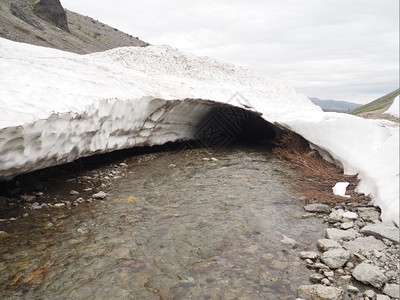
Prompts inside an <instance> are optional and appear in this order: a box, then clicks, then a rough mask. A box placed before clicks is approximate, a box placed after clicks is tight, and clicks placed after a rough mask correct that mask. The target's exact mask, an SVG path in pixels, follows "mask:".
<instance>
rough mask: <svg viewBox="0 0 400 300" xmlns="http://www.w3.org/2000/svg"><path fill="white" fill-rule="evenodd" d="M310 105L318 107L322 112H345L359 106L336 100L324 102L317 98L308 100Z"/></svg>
mask: <svg viewBox="0 0 400 300" xmlns="http://www.w3.org/2000/svg"><path fill="white" fill-rule="evenodd" d="M310 100H311V101H312V103H314V104H315V105H318V106H319V107H321V108H322V110H323V111H327V112H329V111H332V112H347V111H348V110H350V109H355V108H357V107H359V106H361V104H357V103H353V102H348V101H338V100H332V99H329V100H324V99H319V98H310Z"/></svg>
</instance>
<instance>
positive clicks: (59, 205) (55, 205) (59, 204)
mask: <svg viewBox="0 0 400 300" xmlns="http://www.w3.org/2000/svg"><path fill="white" fill-rule="evenodd" d="M64 206H65V203H56V204H54V207H56V208H61V207H64Z"/></svg>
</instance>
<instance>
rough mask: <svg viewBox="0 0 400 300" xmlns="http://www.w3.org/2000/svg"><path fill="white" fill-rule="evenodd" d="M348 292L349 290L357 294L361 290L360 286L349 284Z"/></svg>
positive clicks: (350, 292)
mask: <svg viewBox="0 0 400 300" xmlns="http://www.w3.org/2000/svg"><path fill="white" fill-rule="evenodd" d="M347 292H348V293H349V294H354V295H357V294H358V292H359V290H358V288H356V287H355V286H352V285H348V286H347Z"/></svg>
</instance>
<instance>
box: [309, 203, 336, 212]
mask: <svg viewBox="0 0 400 300" xmlns="http://www.w3.org/2000/svg"><path fill="white" fill-rule="evenodd" d="M304 210H305V211H307V212H316V213H323V214H329V213H330V212H331V208H330V207H329V205H326V204H319V203H315V204H308V205H306V206H304Z"/></svg>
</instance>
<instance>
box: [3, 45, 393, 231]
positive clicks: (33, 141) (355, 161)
mask: <svg viewBox="0 0 400 300" xmlns="http://www.w3.org/2000/svg"><path fill="white" fill-rule="evenodd" d="M234 95H241V96H243V97H232V96H234ZM243 99H245V101H243ZM215 103H227V104H230V105H234V106H237V107H240V108H244V109H251V110H253V111H256V112H259V113H261V114H262V117H263V118H264V119H265V120H267V121H268V122H271V123H275V124H277V125H279V126H283V127H285V128H287V129H289V130H292V131H294V132H296V133H298V134H300V135H302V136H303V137H304V138H306V139H307V140H308V141H309V142H310V144H311V145H312V147H314V148H316V149H317V150H319V151H320V153H322V154H323V156H324V157H325V158H326V159H329V160H331V161H334V162H335V163H336V164H338V165H340V166H341V167H343V169H344V172H345V173H348V174H359V177H360V179H361V182H360V185H359V187H358V190H359V192H362V193H365V194H370V195H371V196H372V198H373V200H374V201H375V204H376V205H379V206H380V207H381V209H382V218H383V220H384V221H394V222H395V223H396V224H398V223H399V128H398V126H397V124H395V123H392V122H388V121H383V120H366V119H362V118H358V117H355V116H350V115H345V114H336V113H324V112H322V110H321V109H320V108H319V107H317V106H315V105H314V104H312V103H311V101H310V100H309V99H308V98H307V97H305V96H304V95H302V94H300V93H298V92H297V91H296V90H294V89H293V88H291V87H288V86H286V85H285V84H283V83H281V82H279V81H275V80H271V79H268V78H265V77H263V76H260V75H258V74H256V73H254V72H252V71H250V70H248V69H246V68H243V67H238V66H235V65H231V64H226V63H221V62H218V61H216V60H214V59H211V58H208V57H198V56H194V55H191V54H188V53H183V52H181V51H179V50H178V49H175V48H172V47H168V46H150V47H145V48H118V49H113V50H110V51H106V52H101V53H95V54H89V55H77V54H73V53H67V52H63V51H59V50H54V49H50V48H43V47H37V46H32V45H27V44H21V43H15V42H12V41H9V40H5V39H1V38H0V180H7V179H10V178H12V177H14V176H16V175H18V174H21V173H25V172H30V171H33V170H37V169H40V168H44V167H48V166H53V165H57V164H62V163H65V162H70V161H73V160H74V159H77V158H79V157H83V156H89V155H92V154H97V153H105V152H109V151H113V150H116V149H124V148H129V147H134V146H143V145H148V146H151V145H159V144H164V143H166V142H168V141H177V140H185V139H192V138H193V137H194V131H195V128H196V126H197V125H198V123H199V122H201V120H202V119H203V118H204V117H205V116H207V114H208V113H209V112H210V110H211V109H212V108H213V106H214V105H215ZM397 103H398V101H397ZM397 105H398V104H397ZM397 110H398V109H397Z"/></svg>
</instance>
